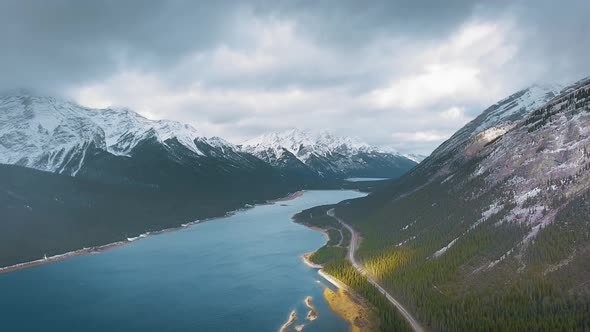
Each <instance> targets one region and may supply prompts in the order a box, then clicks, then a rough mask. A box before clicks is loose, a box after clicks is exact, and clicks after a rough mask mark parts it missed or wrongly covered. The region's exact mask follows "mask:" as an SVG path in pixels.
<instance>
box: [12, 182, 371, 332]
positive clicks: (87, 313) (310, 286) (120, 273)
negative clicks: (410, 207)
mask: <svg viewBox="0 0 590 332" xmlns="http://www.w3.org/2000/svg"><path fill="white" fill-rule="evenodd" d="M361 196H364V194H362V193H359V192H355V191H344V190H343V191H308V192H305V193H304V194H303V195H302V196H300V197H297V198H296V199H294V200H291V201H284V202H277V203H275V204H272V205H260V206H256V207H254V208H251V209H248V210H245V211H240V212H237V213H236V214H234V215H232V216H229V217H226V218H219V219H213V220H210V221H207V222H204V223H201V224H197V225H194V226H192V227H189V228H185V229H181V230H178V231H174V232H170V233H164V234H160V235H156V236H151V237H147V238H145V239H142V240H139V241H136V242H133V243H131V244H129V245H125V246H122V247H118V248H114V249H111V250H108V251H105V252H102V253H99V254H92V255H83V256H77V257H73V258H70V259H67V260H63V261H59V262H56V263H52V264H47V265H42V266H37V267H33V268H29V269H24V270H20V271H16V272H12V273H7V274H0V331H111V332H112V331H133V330H140V331H158V332H160V331H257V332H259V331H277V330H278V329H279V328H280V326H281V325H282V324H283V323H284V322H285V321H286V320H287V318H288V316H289V313H290V312H291V310H293V309H295V310H297V313H298V321H297V323H296V324H295V325H297V324H306V326H305V328H304V330H303V331H346V330H348V324H347V323H346V322H345V321H343V320H342V319H340V318H339V317H338V316H336V315H335V314H333V313H332V312H331V311H330V309H329V308H328V306H327V303H326V302H325V300H324V298H323V295H322V293H323V289H324V287H326V286H328V285H327V282H325V281H324V280H323V279H322V278H321V277H320V276H319V275H318V274H317V271H316V270H314V269H311V268H309V267H307V266H306V265H304V264H303V263H302V261H301V259H300V256H301V255H302V254H304V253H306V252H310V251H314V250H316V249H318V248H319V247H321V246H322V245H323V244H324V243H325V242H326V238H325V235H324V234H322V233H320V232H316V231H313V230H311V229H308V228H306V227H304V226H301V225H298V224H295V223H293V222H292V220H291V217H292V216H293V215H294V214H295V213H297V212H299V211H301V210H303V209H306V208H310V207H313V206H317V205H323V204H330V203H336V202H339V201H342V200H345V199H350V198H355V197H361ZM306 296H312V297H313V299H314V300H313V302H314V304H315V305H316V307H317V308H318V311H319V318H318V319H317V320H316V321H314V322H308V321H306V320H305V316H306V314H307V308H306V307H305V304H304V303H303V301H304V299H305V297H306Z"/></svg>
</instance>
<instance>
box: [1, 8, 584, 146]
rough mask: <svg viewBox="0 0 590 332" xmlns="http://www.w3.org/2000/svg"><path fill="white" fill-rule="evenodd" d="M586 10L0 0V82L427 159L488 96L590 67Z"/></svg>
mask: <svg viewBox="0 0 590 332" xmlns="http://www.w3.org/2000/svg"><path fill="white" fill-rule="evenodd" d="M589 12H590V2H589V1H587V0H571V1H562V2H559V3H558V2H556V1H550V0H538V1H525V0H515V1H508V0H506V1H504V0H496V1H483V0H481V1H462V0H447V1H436V0H432V1H409V0H407V1H402V0H397V1H393V0H383V1H352V0H350V1H349V0H326V1H287V0H277V1H261V0H249V1H247V0H243V1H238V0H236V1H180V0H178V1H150V0H148V1H140V0H126V1H113V0H104V1H77V0H69V1H66V0H51V1H42V0H35V1H33V0H23V1H16V0H5V1H0V45H1V51H0V90H5V89H13V88H20V87H24V88H32V89H34V90H38V91H41V92H43V93H51V94H65V95H66V96H68V97H73V98H78V99H79V100H81V101H86V102H93V101H96V102H97V103H98V104H101V105H102V102H112V103H116V104H119V105H127V106H130V107H134V108H136V109H137V110H138V111H140V112H143V113H144V114H146V115H151V116H156V117H162V118H163V117H166V118H173V119H178V120H183V121H188V122H192V123H194V124H196V125H197V126H199V125H200V124H203V126H205V127H206V128H205V127H203V128H205V129H204V130H206V129H207V128H208V129H210V130H211V131H212V132H214V133H215V134H216V135H222V136H229V137H230V138H235V139H239V138H247V137H249V136H252V135H253V134H254V133H258V132H259V131H260V130H261V129H263V128H264V129H265V130H274V129H280V128H285V127H292V126H295V125H296V126H301V127H311V128H315V129H319V128H327V127H330V128H335V130H340V131H341V132H342V133H347V134H348V133H350V134H352V135H353V136H360V137H363V138H365V139H367V140H368V141H370V142H371V143H375V144H383V145H395V146H396V147H398V148H400V149H404V146H405V147H411V148H412V149H415V150H416V151H417V152H428V151H429V150H431V149H432V148H434V147H435V146H436V145H437V144H439V143H440V141H441V140H442V138H441V137H443V136H445V135H448V134H450V133H452V132H453V131H454V130H456V129H458V127H460V126H461V125H462V124H464V123H465V122H466V121H468V120H469V119H470V118H473V117H474V116H476V115H477V114H478V113H479V112H481V111H482V110H483V109H484V108H485V107H486V106H487V105H489V104H490V103H493V102H494V101H495V100H497V98H501V97H504V96H505V95H507V94H510V93H512V92H514V91H515V90H517V89H519V88H522V87H524V86H526V85H529V84H531V83H533V82H536V81H547V82H555V81H562V82H568V81H571V80H574V79H577V78H581V77H584V76H588V75H590V62H588V61H587V55H588V53H589V52H590V38H588V36H589V35H590V24H589V23H588V22H587V15H588V13H589ZM470 27H471V28H473V29H471V30H469V29H470ZM486 29H487V30H486ZM465 31H467V32H469V33H471V34H472V35H469V34H467V36H463V38H464V39H460V38H459V41H457V38H458V37H457V36H459V37H460V36H461V34H462V33H465ZM482 31H483V32H482ZM473 36H475V37H473ZM470 38H475V42H473V45H472V44H471V43H472V41H470ZM486 38H489V43H487V40H486ZM465 40H466V41H465ZM462 43H463V44H462ZM486 44H489V45H491V46H489V45H486ZM486 48H489V49H486ZM433 68H434V69H433ZM445 75H446V76H445ZM461 75H464V76H461ZM447 78H448V79H447ZM425 80H427V81H429V82H431V81H435V80H439V81H441V82H442V83H440V84H439V85H453V84H455V86H456V87H457V88H458V89H459V88H460V89H461V90H467V91H463V92H462V91H454V90H449V91H446V90H445V89H444V88H443V89H442V91H439V90H441V89H439V88H437V87H436V86H434V87H432V86H431V87H429V86H427V85H428V84H426V83H427V82H426V81H425ZM423 86H425V87H423ZM428 89H430V90H428ZM422 90H424V93H422ZM379 91H381V92H382V93H381V94H382V95H384V96H385V97H386V98H385V99H386V101H387V100H389V101H388V102H386V103H385V104H384V105H375V103H376V102H377V104H378V103H379V98H376V97H375V92H379ZM383 91H385V92H383ZM399 91H404V92H406V91H407V92H408V95H412V93H415V92H416V91H418V92H417V93H416V96H410V97H412V98H400V96H399V95H398V96H395V94H396V93H397V92H399ZM398 94H399V93H398ZM437 94H439V95H437ZM155 95H157V97H158V98H154V96H155ZM392 95H393V97H392ZM80 96H82V97H80ZM377 96H379V94H377ZM402 97H403V96H402ZM388 98H389V99H388ZM404 103H405V104H407V105H405V106H404ZM408 105H411V106H408ZM94 106H95V105H94ZM351 121H356V122H357V123H362V124H364V127H365V128H366V126H370V124H371V123H379V124H380V125H381V124H382V125H383V128H381V127H379V128H378V129H376V130H371V131H370V132H366V131H363V130H362V129H355V128H352V127H351V126H350V125H349V123H350V122H351ZM260 122H263V123H264V125H263V126H262V127H261V125H260ZM207 126H208V127H207ZM200 128H201V127H200ZM354 130H357V131H358V132H352V131H354ZM412 130H413V131H415V133H412V132H410V131H412ZM392 137H394V138H395V141H394V142H392V141H391V140H392Z"/></svg>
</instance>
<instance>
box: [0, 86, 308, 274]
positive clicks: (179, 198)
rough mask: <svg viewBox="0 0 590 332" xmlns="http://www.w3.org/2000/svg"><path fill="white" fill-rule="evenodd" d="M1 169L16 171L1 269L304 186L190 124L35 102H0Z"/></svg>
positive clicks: (0, 201)
mask: <svg viewBox="0 0 590 332" xmlns="http://www.w3.org/2000/svg"><path fill="white" fill-rule="evenodd" d="M0 164H9V165H13V166H5V165H2V167H0V177H1V178H2V179H3V182H2V183H0V215H2V216H4V218H0V233H2V234H6V235H8V234H12V235H11V238H10V239H6V238H2V239H0V241H4V240H10V241H8V242H5V243H10V245H12V246H13V247H14V248H15V249H13V251H14V250H17V254H15V255H16V256H11V257H6V255H8V252H9V251H4V250H1V251H0V266H1V265H2V264H3V263H18V262H22V260H24V259H28V258H30V257H36V258H40V257H43V254H44V253H47V254H49V253H52V254H59V253H63V252H64V250H74V249H79V248H81V247H83V246H90V245H97V244H105V243H110V242H115V241H120V240H123V239H126V238H127V237H132V236H137V235H138V234H140V233H143V232H146V231H155V230H160V229H163V228H166V227H172V226H178V225H180V224H181V223H186V222H189V221H193V220H195V219H200V218H207V217H212V216H219V215H222V214H224V213H226V212H228V211H231V210H234V209H237V208H240V207H242V206H244V205H245V204H253V203H256V202H264V201H266V200H268V199H272V198H276V197H279V196H281V195H285V194H286V193H288V192H292V191H295V190H298V189H300V188H302V187H304V186H305V185H306V182H305V180H304V179H302V178H301V177H298V176H296V175H294V174H286V173H284V172H282V171H281V170H280V169H277V168H276V167H273V166H271V165H269V164H268V163H267V162H265V161H262V160H260V159H259V158H257V157H255V156H253V155H251V154H248V153H244V152H242V151H240V150H239V149H238V148H236V147H235V146H233V145H231V144H230V143H228V142H226V141H224V140H223V139H220V138H215V137H213V138H207V137H202V136H200V135H199V133H198V132H197V130H195V129H194V128H192V127H191V126H188V125H183V124H180V123H178V122H173V121H152V120H148V119H146V118H144V117H142V116H140V115H138V114H137V113H135V112H133V111H130V110H127V109H104V110H102V109H91V108H86V107H82V106H80V105H77V104H75V103H72V102H67V101H61V100H59V99H55V98H50V97H39V96H32V95H29V94H20V95H8V96H3V97H0ZM34 169H35V170H39V171H43V172H38V171H35V170H34ZM33 180H35V181H33ZM8 219H10V220H8ZM25 247H27V248H28V249H26V250H25V249H24V248H25ZM19 249H22V250H21V251H18V250H19ZM18 252H22V253H23V255H22V256H19V255H18ZM25 252H26V253H27V255H25V254H24V253H25ZM5 254H6V255H5Z"/></svg>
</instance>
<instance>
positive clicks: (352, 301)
mask: <svg viewBox="0 0 590 332" xmlns="http://www.w3.org/2000/svg"><path fill="white" fill-rule="evenodd" d="M300 224H302V225H304V226H306V227H308V228H310V229H312V230H315V231H318V232H322V233H324V234H325V235H326V236H327V237H328V241H329V240H330V237H329V234H328V230H327V229H324V228H321V227H318V226H314V225H308V224H304V223H300ZM317 250H319V249H317ZM317 250H316V251H313V252H309V253H306V254H303V255H302V256H301V261H302V262H303V263H304V264H305V265H307V266H308V267H310V268H313V269H317V270H318V274H319V275H320V276H321V277H322V278H323V279H324V280H326V281H327V282H328V283H330V284H331V285H333V286H334V287H336V288H337V289H338V290H339V292H346V293H348V294H349V295H348V296H341V297H340V298H341V300H342V299H343V301H349V302H348V304H346V305H347V306H352V307H358V308H360V309H359V310H363V311H364V312H367V313H368V312H371V311H372V308H371V307H370V306H369V305H367V302H366V301H367V300H366V299H364V298H363V297H362V296H360V295H359V294H357V293H356V292H355V291H354V290H352V289H351V288H350V287H348V285H346V284H345V283H343V282H342V281H340V280H339V279H337V278H336V277H334V276H332V275H330V274H328V273H327V272H325V271H324V269H323V268H324V266H323V265H320V264H315V263H313V262H311V261H310V260H309V256H310V255H312V254H314V253H315V252H317ZM326 289H330V288H326ZM330 291H331V290H330ZM332 292H333V291H332ZM324 293H325V292H324ZM333 293H334V292H333ZM334 294H338V293H334ZM324 297H326V295H325V294H324ZM325 300H326V301H327V302H328V303H329V304H330V301H328V298H325ZM329 307H330V309H331V310H332V312H334V313H335V314H336V315H337V316H339V317H340V318H341V319H343V320H344V321H346V322H348V323H349V324H350V330H351V331H359V327H358V326H357V325H356V324H355V320H354V319H351V318H350V317H347V315H345V314H343V313H342V312H341V311H336V310H335V309H334V308H333V307H332V305H329ZM367 319H368V320H369V321H370V320H371V318H367ZM369 325H372V324H369Z"/></svg>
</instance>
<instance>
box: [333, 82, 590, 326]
mask: <svg viewBox="0 0 590 332" xmlns="http://www.w3.org/2000/svg"><path fill="white" fill-rule="evenodd" d="M588 128H590V78H587V79H583V80H581V81H578V82H576V83H573V84H571V85H568V86H565V87H560V86H554V85H544V86H541V85H536V86H533V87H530V88H528V89H525V90H522V91H519V92H517V93H515V94H513V95H511V96H509V97H508V98H506V99H504V100H502V101H500V102H498V103H496V104H495V105H492V106H491V107H489V108H488V109H486V110H485V111H484V112H483V113H482V114H481V115H480V116H479V117H477V118H476V119H474V120H473V121H472V122H470V123H469V124H467V125H466V126H465V127H463V128H462V129H460V130H459V131H458V132H457V133H456V134H455V135H453V136H452V137H451V138H450V139H449V140H447V141H446V142H444V143H443V144H442V145H441V146H440V147H439V148H437V149H436V150H435V151H434V152H433V153H432V154H431V155H430V156H429V157H427V158H426V159H425V160H424V161H423V162H421V163H420V164H419V165H418V166H417V167H415V168H414V169H413V170H411V171H410V172H408V173H407V174H405V175H404V176H402V177H401V178H399V179H398V180H397V181H394V182H392V183H391V184H389V185H387V186H385V187H382V188H380V189H378V190H377V191H375V192H374V193H372V194H371V195H369V196H367V197H366V198H362V199H357V200H353V201H346V202H343V203H341V204H339V205H338V206H337V207H336V214H337V215H338V216H340V217H341V218H343V219H344V220H346V222H347V223H349V224H350V225H352V226H353V227H354V228H355V229H357V230H358V231H359V232H360V233H361V235H362V236H363V243H362V245H361V248H360V249H359V252H358V253H359V256H360V258H361V259H362V261H363V263H364V265H365V267H366V269H367V271H368V273H370V274H371V275H372V276H373V277H374V278H375V279H377V280H379V281H380V282H381V283H382V284H383V285H385V287H386V288H387V289H388V290H389V291H391V293H393V294H395V296H396V297H397V298H398V299H400V300H401V301H402V302H403V303H404V304H406V305H407V307H409V308H411V310H412V311H413V313H414V314H415V317H417V318H418V319H419V320H420V321H421V322H422V323H423V324H424V325H425V326H427V327H428V328H429V329H432V330H452V331H455V330H584V329H588V326H589V325H590V317H589V316H588V312H590V311H589V310H588V308H590V288H589V284H588V278H587V276H588V275H590V265H588V260H587V254H588V252H590V232H589V229H590V221H589V220H588V215H590V203H589V202H590V177H589V176H588V174H590V173H588V171H589V170H590V131H589V130H588Z"/></svg>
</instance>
